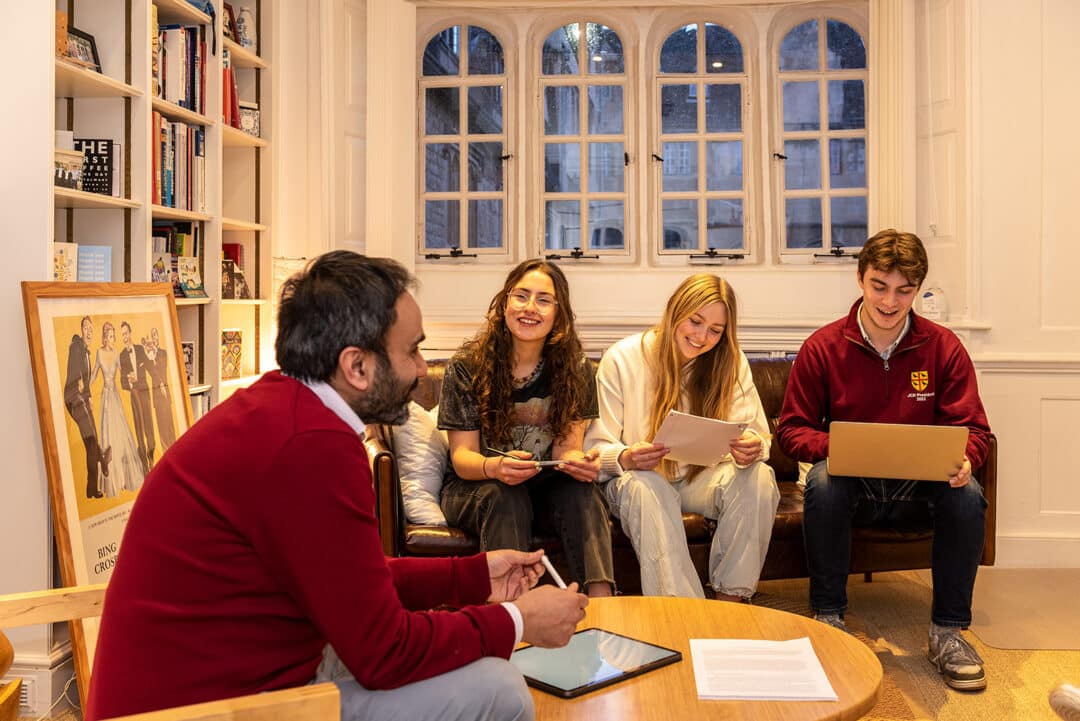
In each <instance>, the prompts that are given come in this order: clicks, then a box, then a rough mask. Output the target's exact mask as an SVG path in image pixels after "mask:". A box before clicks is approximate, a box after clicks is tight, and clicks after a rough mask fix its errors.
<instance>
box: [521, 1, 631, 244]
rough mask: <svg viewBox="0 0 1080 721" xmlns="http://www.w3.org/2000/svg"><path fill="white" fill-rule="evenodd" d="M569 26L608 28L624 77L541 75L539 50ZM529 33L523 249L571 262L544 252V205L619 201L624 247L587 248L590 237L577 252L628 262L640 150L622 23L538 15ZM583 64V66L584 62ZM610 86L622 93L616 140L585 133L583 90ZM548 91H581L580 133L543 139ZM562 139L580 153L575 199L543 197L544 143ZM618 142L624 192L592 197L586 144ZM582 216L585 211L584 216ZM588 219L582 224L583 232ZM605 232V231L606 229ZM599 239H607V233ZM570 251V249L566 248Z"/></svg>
mask: <svg viewBox="0 0 1080 721" xmlns="http://www.w3.org/2000/svg"><path fill="white" fill-rule="evenodd" d="M570 23H578V24H579V26H582V27H585V26H587V24H588V23H594V24H598V25H603V26H604V27H607V28H610V29H611V30H612V31H614V32H615V34H616V35H617V36H618V37H619V41H620V43H621V44H622V50H623V72H622V74H621V75H617V74H607V73H588V72H583V71H581V70H579V72H578V73H577V74H575V75H544V74H543V49H544V44H545V42H546V41H547V39H548V38H549V37H551V34H552V33H554V32H555V31H556V30H558V29H559V28H562V27H565V26H566V25H568V24H570ZM531 25H532V27H531V30H530V32H529V33H528V34H527V40H526V43H525V47H526V52H528V53H529V60H528V62H527V63H525V66H526V68H527V72H528V78H527V82H528V83H529V87H530V90H531V97H532V101H533V102H532V104H531V108H530V112H529V114H528V115H529V117H528V119H527V121H526V123H525V128H526V133H527V141H528V147H529V148H530V150H531V153H530V155H531V158H530V162H529V164H528V171H527V172H528V179H527V180H526V181H525V187H526V188H527V189H529V190H527V194H528V199H527V200H526V205H527V206H529V215H528V217H529V218H532V219H533V222H534V230H533V232H532V233H531V234H530V236H529V238H528V242H527V246H528V249H529V252H530V253H536V254H538V256H539V257H547V256H551V255H557V256H560V257H561V258H564V259H570V258H571V257H572V256H571V253H572V251H568V250H567V249H548V247H547V243H546V228H547V201H548V199H549V196H555V197H554V199H566V200H571V199H576V200H578V201H579V202H581V203H583V204H584V205H586V207H587V204H588V203H589V200H590V199H597V200H604V199H621V200H622V202H623V229H622V234H623V237H622V240H623V247H622V248H616V249H607V248H596V247H594V246H593V245H592V238H591V233H588V232H585V231H584V229H582V230H581V231H579V232H580V233H581V235H580V237H582V238H583V239H584V240H583V243H582V245H581V246H580V250H581V253H582V254H584V255H588V256H593V255H596V256H599V257H600V258H599V259H600V260H605V261H612V260H618V261H627V260H634V259H636V257H637V250H636V244H637V237H638V235H639V234H638V232H637V230H636V228H637V219H636V214H637V213H636V207H635V202H636V199H637V198H638V193H637V172H636V163H635V162H634V158H635V156H636V154H637V148H638V145H639V140H638V135H637V133H636V131H635V128H636V126H635V120H634V118H635V113H636V110H635V109H636V107H637V105H638V103H637V102H636V98H634V97H632V95H633V93H631V92H630V91H631V89H632V88H634V83H635V73H634V68H635V67H636V57H637V54H636V52H635V50H636V45H635V44H634V43H633V41H632V40H628V39H627V32H626V27H627V25H626V23H625V22H623V21H621V20H620V19H619V18H617V17H614V16H612V15H611V14H610V13H607V12H592V11H585V10H581V11H577V12H566V11H564V12H560V13H539V14H538V15H537V16H536V17H535V18H534V19H533V22H532V23H531ZM586 49H587V46H586V44H585V43H579V44H578V65H579V68H585V67H587V60H588V58H587V57H586V52H585V51H586ZM583 61H585V62H583ZM599 85H611V86H619V87H622V89H623V132H622V133H621V134H612V133H598V134H595V135H594V134H590V133H589V132H588V107H589V106H588V88H589V87H590V86H599ZM551 86H569V87H578V88H580V89H581V92H580V94H579V108H578V113H579V131H580V132H579V133H577V134H576V135H567V136H547V135H545V134H544V91H545V88H547V87H551ZM553 137H563V138H566V142H576V143H578V146H579V148H580V151H581V152H580V162H581V170H582V173H581V184H580V186H579V190H578V191H577V192H576V193H548V192H547V191H546V190H545V187H544V172H545V167H546V156H545V149H544V146H545V144H546V143H547V139H548V138H553ZM619 138H621V139H622V143H623V152H624V153H626V154H627V156H628V157H629V162H628V163H625V164H624V166H623V191H622V193H615V192H602V191H595V192H591V191H589V190H587V185H588V145H589V143H590V142H617V141H618V139H619ZM586 212H587V210H586ZM587 222H588V221H587V219H586V221H585V222H583V223H582V226H585V224H586V223H587ZM609 229H610V228H609ZM604 235H605V236H606V235H607V233H606V230H605V233H604ZM571 247H573V246H571Z"/></svg>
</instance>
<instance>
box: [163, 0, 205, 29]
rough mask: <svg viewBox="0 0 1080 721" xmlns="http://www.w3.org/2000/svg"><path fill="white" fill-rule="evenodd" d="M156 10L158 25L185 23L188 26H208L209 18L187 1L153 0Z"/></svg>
mask: <svg viewBox="0 0 1080 721" xmlns="http://www.w3.org/2000/svg"><path fill="white" fill-rule="evenodd" d="M154 4H155V5H157V9H158V24H159V25H163V24H166V23H187V24H189V25H209V24H210V16H209V15H207V14H206V13H204V12H202V11H201V10H196V9H195V7H194V6H192V5H191V4H190V3H189V2H188V1H187V0H154Z"/></svg>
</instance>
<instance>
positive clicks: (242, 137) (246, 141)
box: [221, 125, 270, 148]
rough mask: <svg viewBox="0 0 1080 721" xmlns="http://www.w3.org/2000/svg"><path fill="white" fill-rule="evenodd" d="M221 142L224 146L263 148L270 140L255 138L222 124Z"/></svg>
mask: <svg viewBox="0 0 1080 721" xmlns="http://www.w3.org/2000/svg"><path fill="white" fill-rule="evenodd" d="M221 144H222V145H224V146H225V147H226V148H265V147H266V146H267V145H269V144H270V142H269V141H268V140H266V139H264V138H256V137H255V136H254V135H251V134H250V133H245V132H244V131H243V130H238V129H236V128H234V127H233V126H231V125H222V126H221Z"/></svg>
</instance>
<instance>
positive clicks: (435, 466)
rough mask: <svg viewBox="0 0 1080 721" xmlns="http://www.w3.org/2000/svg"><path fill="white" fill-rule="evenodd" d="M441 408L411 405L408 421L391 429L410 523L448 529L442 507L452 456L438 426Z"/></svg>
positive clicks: (444, 434)
mask: <svg viewBox="0 0 1080 721" xmlns="http://www.w3.org/2000/svg"><path fill="white" fill-rule="evenodd" d="M438 412H439V409H438V406H436V407H435V408H432V409H431V413H430V414H429V413H428V411H427V409H425V408H424V407H423V406H421V405H420V404H419V403H417V402H415V401H410V402H409V418H408V420H406V421H405V422H404V423H402V424H401V425H400V426H394V427H393V429H392V431H391V432H392V434H393V439H394V448H395V449H396V451H397V462H398V475H399V477H400V479H401V502H402V506H403V507H404V511H405V518H407V519H408V520H409V522H410V523H421V524H425V525H433V526H445V525H446V516H445V515H443V512H442V507H441V506H440V505H439V496H440V495H441V493H442V483H443V477H444V475H445V473H446V463H447V459H448V457H449V453H450V445H449V443H448V442H447V438H446V432H445V431H440V430H439V429H438V427H437V426H436V424H435V419H436V418H437V417H438Z"/></svg>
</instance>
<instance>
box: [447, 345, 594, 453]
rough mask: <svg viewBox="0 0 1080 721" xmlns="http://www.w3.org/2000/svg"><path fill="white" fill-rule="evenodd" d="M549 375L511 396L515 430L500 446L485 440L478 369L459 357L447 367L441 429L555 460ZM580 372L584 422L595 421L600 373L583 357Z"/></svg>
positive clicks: (543, 373) (543, 374) (483, 443)
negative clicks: (477, 391) (476, 381)
mask: <svg viewBox="0 0 1080 721" xmlns="http://www.w3.org/2000/svg"><path fill="white" fill-rule="evenodd" d="M549 371H550V369H549V367H548V366H547V365H545V367H544V369H543V370H542V371H541V372H540V375H539V376H538V377H537V378H536V379H535V380H534V381H532V382H531V383H529V384H528V385H526V386H523V387H522V388H517V389H515V390H514V393H513V394H512V395H511V402H512V403H513V404H514V409H513V411H512V412H511V417H512V418H513V426H512V427H511V429H510V441H509V443H503V444H498V445H496V444H494V443H492V442H491V441H489V440H488V439H487V438H485V437H484V432H483V430H482V429H481V428H480V409H479V404H478V403H477V399H476V395H475V394H474V393H473V374H474V372H475V368H473V367H470V366H469V364H468V362H467V360H466V358H465V356H464V354H462V353H457V354H456V355H455V356H454V357H453V358H451V359H450V361H449V363H447V365H446V374H445V377H444V378H443V384H442V396H441V398H440V400H439V428H440V429H442V430H447V431H480V448H481V449H483V448H487V447H488V446H491V447H492V448H498V449H499V450H501V451H511V450H520V451H528V452H529V453H532V454H533V458H535V459H536V460H543V461H546V460H551V448H552V445H553V443H554V439H553V438H552V436H551V428H550V425H549V422H548V413H549V410H550V408H551V396H552V389H551V375H550V372H549ZM578 372H579V373H580V374H581V375H582V376H583V377H584V379H585V387H586V389H587V391H586V392H587V396H586V397H585V399H584V403H583V404H582V413H581V416H580V418H581V420H591V419H593V418H596V417H597V416H598V415H599V414H600V412H599V407H598V405H597V400H596V371H595V370H594V368H593V365H592V363H590V362H589V361H588V359H587V358H585V357H584V356H582V357H581V362H580V364H579V365H578ZM447 471H448V473H451V472H453V471H452V467H448V468H447Z"/></svg>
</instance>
